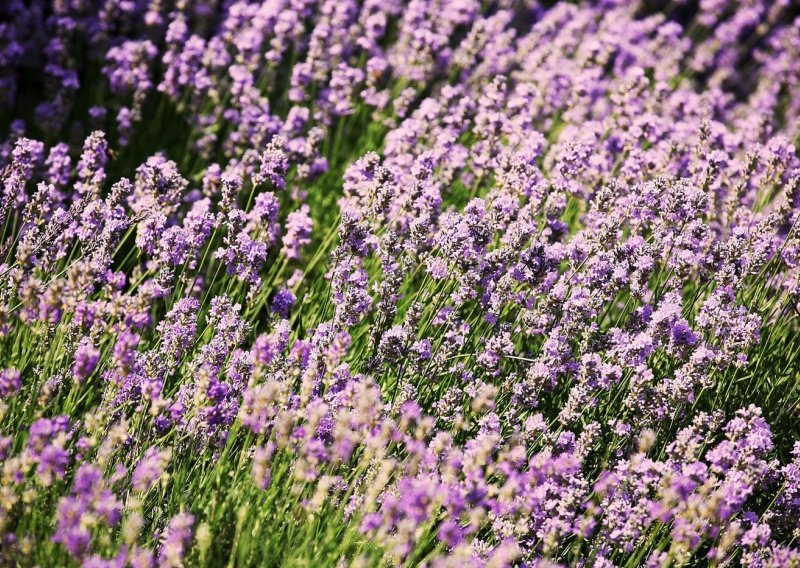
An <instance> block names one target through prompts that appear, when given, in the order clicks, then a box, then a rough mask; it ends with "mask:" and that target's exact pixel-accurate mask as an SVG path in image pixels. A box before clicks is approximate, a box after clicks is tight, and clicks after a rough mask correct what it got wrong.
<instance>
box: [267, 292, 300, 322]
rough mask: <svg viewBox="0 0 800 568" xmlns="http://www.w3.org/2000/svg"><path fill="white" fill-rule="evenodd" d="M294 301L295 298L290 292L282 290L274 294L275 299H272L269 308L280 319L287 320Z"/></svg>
mask: <svg viewBox="0 0 800 568" xmlns="http://www.w3.org/2000/svg"><path fill="white" fill-rule="evenodd" d="M295 301H297V298H296V297H295V295H294V294H292V292H291V290H289V289H287V288H282V289H281V290H279V291H278V293H277V294H275V297H274V298H272V304H271V305H270V307H271V310H272V312H273V313H276V314H278V315H279V316H280V317H282V318H288V317H289V311H290V310H291V309H292V306H293V305H294V303H295Z"/></svg>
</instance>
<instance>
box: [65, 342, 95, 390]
mask: <svg viewBox="0 0 800 568" xmlns="http://www.w3.org/2000/svg"><path fill="white" fill-rule="evenodd" d="M99 361H100V350H99V349H97V348H96V347H95V346H94V343H93V342H92V340H91V338H89V337H84V338H83V339H81V340H80V342H79V343H78V347H77V348H76V349H75V360H74V363H73V365H72V376H73V378H74V379H75V380H76V381H78V382H83V381H85V380H86V379H87V378H89V375H91V374H92V372H93V371H94V370H95V368H96V367H97V363H98V362H99Z"/></svg>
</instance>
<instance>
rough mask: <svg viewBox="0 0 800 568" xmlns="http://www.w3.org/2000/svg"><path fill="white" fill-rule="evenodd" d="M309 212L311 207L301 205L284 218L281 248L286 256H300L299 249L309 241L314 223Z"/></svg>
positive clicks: (293, 257)
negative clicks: (284, 229) (284, 228)
mask: <svg viewBox="0 0 800 568" xmlns="http://www.w3.org/2000/svg"><path fill="white" fill-rule="evenodd" d="M310 213H311V208H310V207H309V206H308V205H303V206H301V207H300V209H299V210H297V211H292V212H291V213H289V216H288V217H287V218H286V233H285V234H284V235H283V248H282V249H281V253H282V254H284V255H286V258H289V259H298V258H300V249H301V248H302V247H304V246H305V245H307V244H309V243H310V242H311V229H312V227H313V224H314V223H313V221H312V219H311V216H310Z"/></svg>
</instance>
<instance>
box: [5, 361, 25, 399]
mask: <svg viewBox="0 0 800 568" xmlns="http://www.w3.org/2000/svg"><path fill="white" fill-rule="evenodd" d="M20 377H21V374H20V372H19V371H18V370H17V369H13V368H12V369H3V370H2V371H0V396H2V397H3V398H9V397H12V396H14V395H15V394H17V392H19V389H20V386H21V385H22V381H21V380H20Z"/></svg>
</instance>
